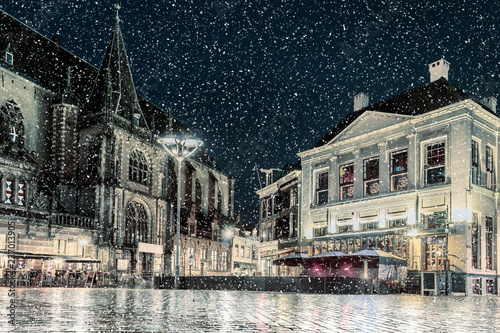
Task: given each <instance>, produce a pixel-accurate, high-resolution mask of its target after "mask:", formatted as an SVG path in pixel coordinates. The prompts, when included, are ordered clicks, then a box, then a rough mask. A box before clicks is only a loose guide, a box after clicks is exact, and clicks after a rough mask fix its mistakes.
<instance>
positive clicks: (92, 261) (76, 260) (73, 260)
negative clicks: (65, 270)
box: [62, 258, 101, 264]
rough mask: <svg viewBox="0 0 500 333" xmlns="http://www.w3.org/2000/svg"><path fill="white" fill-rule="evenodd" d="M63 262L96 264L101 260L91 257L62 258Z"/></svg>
mask: <svg viewBox="0 0 500 333" xmlns="http://www.w3.org/2000/svg"><path fill="white" fill-rule="evenodd" d="M62 259H63V260H64V262H66V263H69V264H76V263H82V264H98V263H100V262H101V261H100V260H98V259H92V258H62Z"/></svg>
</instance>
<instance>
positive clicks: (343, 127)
mask: <svg viewBox="0 0 500 333" xmlns="http://www.w3.org/2000/svg"><path fill="white" fill-rule="evenodd" d="M448 69H449V63H448V62H446V61H445V60H443V59H441V60H439V61H437V62H434V63H432V64H431V65H429V70H430V74H431V82H430V83H428V84H426V85H423V86H421V87H418V88H415V89H413V90H410V91H407V92H403V93H401V94H399V95H397V96H394V97H391V98H389V99H387V100H383V101H381V102H378V103H375V104H371V105H369V100H368V96H367V95H366V94H359V95H357V96H356V97H355V100H354V112H352V113H351V114H349V115H348V116H347V117H346V118H345V119H343V120H342V121H341V122H339V124H338V125H337V126H336V127H335V128H333V129H332V130H331V131H330V132H329V133H327V134H326V135H325V136H324V137H323V139H322V140H321V141H319V142H318V143H317V144H316V145H315V147H313V148H312V149H310V150H307V151H304V152H301V153H299V156H300V158H301V162H302V188H301V191H302V195H301V197H302V201H301V219H300V221H301V232H302V235H303V236H302V237H301V242H303V243H304V246H311V248H312V254H317V253H321V252H325V251H328V250H338V251H342V252H344V253H353V252H356V251H359V250H362V249H368V248H374V249H381V250H384V251H386V252H390V253H393V254H395V255H398V256H400V257H403V258H406V259H407V260H408V268H409V269H412V270H416V271H424V272H436V273H437V274H440V273H443V272H448V271H451V272H454V274H453V283H454V285H453V287H452V289H453V290H454V291H461V292H466V294H468V295H472V294H482V295H487V294H496V293H497V284H498V276H499V275H498V267H499V265H500V261H499V260H500V259H499V257H498V255H497V253H498V250H499V248H498V246H499V244H498V237H497V235H498V214H499V212H498V204H499V201H498V200H499V199H498V190H499V188H498V172H497V171H496V170H498V168H499V166H500V165H499V159H498V155H497V154H498V147H499V134H500V132H499V130H498V129H499V125H500V119H499V117H498V115H497V114H496V99H494V98H488V99H485V100H482V101H481V102H478V101H476V100H474V99H473V98H472V97H470V96H469V95H467V94H466V93H465V92H463V91H462V90H460V89H459V88H457V87H456V86H455V85H453V84H452V83H450V82H449V81H448Z"/></svg>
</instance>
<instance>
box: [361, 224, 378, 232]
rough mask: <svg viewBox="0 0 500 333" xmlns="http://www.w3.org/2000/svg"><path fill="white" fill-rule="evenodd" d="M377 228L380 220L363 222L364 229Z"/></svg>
mask: <svg viewBox="0 0 500 333" xmlns="http://www.w3.org/2000/svg"><path fill="white" fill-rule="evenodd" d="M377 228H378V222H367V223H363V228H362V230H363V231H367V230H375V229H377Z"/></svg>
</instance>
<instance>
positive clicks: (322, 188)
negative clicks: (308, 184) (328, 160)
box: [314, 168, 330, 205]
mask: <svg viewBox="0 0 500 333" xmlns="http://www.w3.org/2000/svg"><path fill="white" fill-rule="evenodd" d="M329 176H330V175H329V172H328V168H322V169H318V170H316V171H315V172H314V203H315V204H316V205H324V204H327V203H328V201H329V200H328V188H329V186H328V180H329Z"/></svg>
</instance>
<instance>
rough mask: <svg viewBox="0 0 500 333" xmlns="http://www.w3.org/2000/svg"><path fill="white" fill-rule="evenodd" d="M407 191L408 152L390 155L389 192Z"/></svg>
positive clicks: (396, 152)
mask: <svg viewBox="0 0 500 333" xmlns="http://www.w3.org/2000/svg"><path fill="white" fill-rule="evenodd" d="M406 189H408V151H406V150H399V151H395V152H393V153H391V192H394V191H403V190H406Z"/></svg>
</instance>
